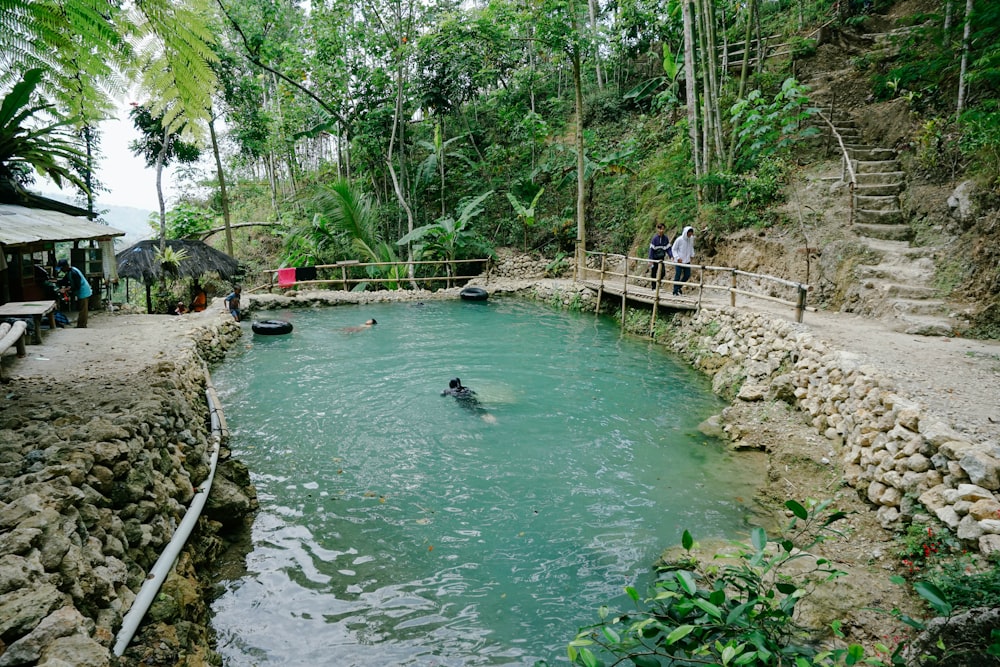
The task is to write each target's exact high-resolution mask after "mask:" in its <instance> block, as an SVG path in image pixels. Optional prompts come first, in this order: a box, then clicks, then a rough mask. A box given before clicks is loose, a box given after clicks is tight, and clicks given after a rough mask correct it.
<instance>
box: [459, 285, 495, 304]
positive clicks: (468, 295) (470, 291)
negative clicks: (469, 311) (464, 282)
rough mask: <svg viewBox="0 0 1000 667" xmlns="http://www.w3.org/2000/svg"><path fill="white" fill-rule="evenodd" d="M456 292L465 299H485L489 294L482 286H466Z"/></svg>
mask: <svg viewBox="0 0 1000 667" xmlns="http://www.w3.org/2000/svg"><path fill="white" fill-rule="evenodd" d="M458 294H459V296H461V297H462V298H463V299H465V300H467V301H485V300H486V299H487V298H488V297H489V295H490V294H489V292H487V291H486V290H484V289H483V288H482V287H466V288H464V289H462V291H461V292H459V293H458Z"/></svg>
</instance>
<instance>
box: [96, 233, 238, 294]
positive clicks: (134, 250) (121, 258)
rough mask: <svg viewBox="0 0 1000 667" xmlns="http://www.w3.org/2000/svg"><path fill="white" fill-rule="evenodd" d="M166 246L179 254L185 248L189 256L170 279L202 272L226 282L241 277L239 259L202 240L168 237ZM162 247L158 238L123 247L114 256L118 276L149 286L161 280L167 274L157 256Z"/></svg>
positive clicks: (170, 274)
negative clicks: (216, 274)
mask: <svg viewBox="0 0 1000 667" xmlns="http://www.w3.org/2000/svg"><path fill="white" fill-rule="evenodd" d="M167 247H168V248H171V249H173V251H174V252H177V253H179V252H181V251H182V250H183V251H184V252H185V253H186V255H187V256H186V257H185V258H184V259H182V260H181V261H180V262H179V263H178V266H177V270H176V271H172V272H170V273H168V274H167V276H168V277H170V278H174V279H176V278H200V277H201V276H202V275H203V274H206V273H213V272H214V273H218V274H219V276H220V277H221V278H222V279H223V280H227V281H233V280H235V279H237V278H239V277H240V276H241V273H242V270H241V268H240V264H239V262H237V261H236V260H235V259H233V258H232V257H230V256H229V255H227V254H226V253H224V252H221V251H219V250H216V249H215V248H213V247H212V246H210V245H208V244H207V243H204V242H202V241H184V240H180V239H168V240H167ZM159 248H160V242H159V240H157V239H147V240H145V241H139V242H138V243H136V244H135V245H134V246H132V247H131V248H126V249H125V250H122V251H121V252H119V253H118V254H117V255H115V258H116V259H117V260H118V275H119V276H120V277H122V278H131V279H133V280H138V281H140V282H142V283H145V284H146V285H150V284H152V283H154V282H156V281H158V280H160V279H161V278H163V277H164V271H163V267H161V266H160V262H159V260H157V258H156V253H157V250H158V249H159Z"/></svg>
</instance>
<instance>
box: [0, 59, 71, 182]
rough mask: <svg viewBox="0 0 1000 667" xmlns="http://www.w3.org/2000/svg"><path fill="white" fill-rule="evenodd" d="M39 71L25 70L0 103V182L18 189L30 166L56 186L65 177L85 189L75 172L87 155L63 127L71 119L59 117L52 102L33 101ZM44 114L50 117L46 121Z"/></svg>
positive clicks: (39, 79) (68, 124)
mask: <svg viewBox="0 0 1000 667" xmlns="http://www.w3.org/2000/svg"><path fill="white" fill-rule="evenodd" d="M42 74H43V72H42V70H41V69H37V68H36V69H31V70H28V71H27V72H25V73H24V76H23V77H22V79H21V80H20V81H19V82H17V83H16V84H15V85H14V87H13V88H12V89H11V91H10V92H9V93H8V94H7V95H6V96H5V97H4V98H3V102H2V103H0V182H6V183H7V184H9V185H10V186H11V187H14V188H15V189H19V188H20V186H22V185H24V184H26V183H28V182H30V181H31V180H32V178H31V170H34V171H35V172H37V173H38V174H40V175H42V176H47V177H48V178H50V179H52V181H53V182H54V183H55V184H56V185H58V186H59V187H62V183H63V181H64V180H65V181H69V182H71V183H73V184H74V185H76V186H77V187H79V188H80V189H81V190H83V191H86V186H85V185H84V183H83V181H82V180H81V179H80V177H79V176H78V173H79V170H80V169H81V168H82V167H84V166H85V165H86V159H87V156H86V155H85V154H84V153H83V151H82V150H81V149H80V147H79V144H78V141H77V137H76V135H75V134H74V133H73V132H71V131H67V129H66V128H67V127H72V125H73V122H74V121H73V119H67V118H62V117H60V116H59V115H58V114H57V113H55V111H54V109H53V105H51V104H47V103H44V102H38V101H36V100H37V95H36V94H35V89H36V88H37V87H38V85H39V84H40V83H41V82H42ZM44 114H48V115H49V116H50V117H51V118H52V119H53V120H52V121H47V120H46V119H44V118H43V115H44Z"/></svg>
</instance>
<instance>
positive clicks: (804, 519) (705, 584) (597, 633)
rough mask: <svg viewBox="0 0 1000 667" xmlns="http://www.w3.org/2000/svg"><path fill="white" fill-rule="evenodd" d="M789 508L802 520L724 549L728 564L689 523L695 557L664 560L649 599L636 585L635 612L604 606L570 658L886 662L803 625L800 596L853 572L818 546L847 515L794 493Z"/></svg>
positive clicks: (580, 661)
mask: <svg viewBox="0 0 1000 667" xmlns="http://www.w3.org/2000/svg"><path fill="white" fill-rule="evenodd" d="M785 506H786V507H787V508H788V509H789V510H790V511H791V513H792V515H793V518H792V520H791V522H790V523H789V524H788V526H787V527H786V529H785V530H784V531H783V534H782V535H781V536H779V537H777V538H775V539H773V540H770V539H768V537H767V533H766V532H765V531H764V529H763V528H754V529H753V530H752V531H751V533H750V543H749V544H745V543H735V544H734V547H735V551H734V552H733V553H729V554H716V555H715V560H718V561H722V563H721V564H710V565H704V564H702V563H700V562H699V561H698V560H697V559H695V558H694V556H693V555H692V554H691V550H692V549H693V548H694V546H695V541H694V538H693V537H692V536H691V534H690V533H689V532H688V531H684V535H683V537H682V543H681V546H682V547H683V549H684V551H685V552H686V556H685V557H684V558H682V559H680V560H678V561H675V562H672V563H670V564H668V565H665V566H663V567H661V568H660V570H659V578H658V580H657V582H656V583H655V584H654V586H653V589H652V591H651V593H650V595H649V596H648V597H646V598H644V599H643V598H641V596H640V595H639V593H638V591H636V590H635V589H634V588H632V587H628V588H626V593H627V594H628V595H629V597H630V598H631V599H632V600H633V601H634V603H635V609H634V610H632V611H629V612H623V613H618V614H612V613H611V611H610V609H608V608H607V607H602V608H601V609H600V610H599V615H600V618H601V620H600V622H599V623H597V624H595V625H593V626H589V627H587V628H584V629H583V630H582V631H581V632H580V633H579V634H578V635H577V636H576V638H575V639H574V640H573V641H572V642H570V644H569V646H568V647H567V653H568V655H569V658H570V661H571V662H572V663H573V664H576V665H582V666H583V667H598V666H601V665H604V664H606V663H605V662H604V661H603V660H602V659H601V658H600V657H599V654H600V653H607V654H609V655H611V656H613V660H612V662H611V663H610V664H620V663H624V662H625V661H631V662H632V663H633V664H635V665H636V666H637V667H652V666H654V665H663V664H687V665H690V664H699V665H727V666H728V665H734V666H746V665H762V666H763V665H796V666H797V667H809V666H812V665H837V664H846V665H851V664H856V663H858V662H860V661H862V660H864V661H865V662H866V663H867V664H882V663H881V660H879V659H878V658H874V657H871V656H869V657H867V658H866V657H865V651H864V649H863V648H862V647H861V646H858V645H851V646H848V647H847V648H841V649H835V650H826V651H822V650H820V649H819V648H817V647H816V646H815V645H813V644H812V643H810V642H809V641H808V637H807V635H806V632H805V629H804V628H802V627H801V626H799V625H798V624H797V623H796V620H795V613H796V605H797V604H798V602H799V601H800V600H801V599H802V598H804V597H806V596H807V595H809V593H810V592H811V591H812V590H813V589H814V588H815V587H816V586H819V585H822V584H824V583H828V582H830V581H833V580H835V579H836V578H837V577H840V576H842V575H843V574H845V573H844V572H843V571H841V570H838V569H837V568H836V567H835V566H834V565H833V564H832V563H830V562H829V561H828V560H826V559H823V558H819V557H816V556H815V555H813V554H811V553H809V551H808V549H810V548H812V547H814V546H816V545H817V544H819V543H821V542H823V541H825V540H827V539H829V538H830V537H831V536H833V535H839V533H838V532H837V531H836V530H834V529H833V528H832V526H833V524H835V523H836V522H838V521H840V520H841V519H843V518H844V517H845V516H846V513H844V512H842V511H835V510H831V509H830V501H823V502H817V501H812V500H810V501H807V502H806V503H805V504H802V503H799V502H797V501H794V500H790V501H788V502H786V503H785ZM793 563H795V565H794V567H793V566H792V564H793Z"/></svg>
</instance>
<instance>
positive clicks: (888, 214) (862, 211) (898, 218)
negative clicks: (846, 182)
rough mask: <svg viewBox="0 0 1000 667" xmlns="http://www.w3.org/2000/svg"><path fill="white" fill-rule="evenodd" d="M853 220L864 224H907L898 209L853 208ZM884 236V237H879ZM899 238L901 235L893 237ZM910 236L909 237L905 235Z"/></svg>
mask: <svg viewBox="0 0 1000 667" xmlns="http://www.w3.org/2000/svg"><path fill="white" fill-rule="evenodd" d="M854 221H855V222H856V223H861V224H865V225H897V226H900V227H905V226H907V224H906V222H907V221H906V216H904V215H903V212H902V211H900V210H895V211H873V210H869V209H866V208H856V209H854ZM879 238H884V237H879ZM893 238H901V237H893ZM907 238H910V237H907Z"/></svg>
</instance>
